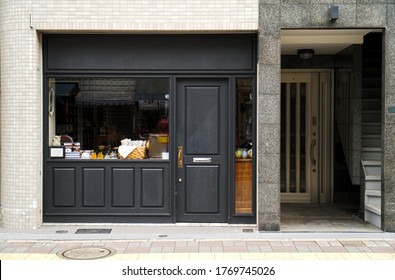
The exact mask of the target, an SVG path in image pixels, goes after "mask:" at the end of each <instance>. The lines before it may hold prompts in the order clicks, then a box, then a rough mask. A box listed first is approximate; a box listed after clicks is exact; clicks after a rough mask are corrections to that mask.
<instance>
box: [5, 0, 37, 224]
mask: <svg viewBox="0 0 395 280" xmlns="http://www.w3.org/2000/svg"><path fill="white" fill-rule="evenodd" d="M31 2H32V1H29V2H27V1H1V2H0V12H1V17H0V28H1V30H0V41H1V58H0V61H1V73H0V74H1V97H0V103H1V109H0V110H1V115H0V120H1V133H0V137H1V153H0V161H1V225H2V226H3V227H7V228H14V229H34V228H36V227H38V226H39V225H40V224H41V222H42V218H41V217H42V214H41V212H42V211H41V208H42V206H41V205H42V202H41V201H42V179H41V166H42V117H41V116H42V90H41V63H40V47H39V46H40V44H39V39H38V36H37V33H36V31H35V30H34V29H33V28H31V27H30V24H29V23H30V20H29V19H30V16H29V12H30V8H31Z"/></svg>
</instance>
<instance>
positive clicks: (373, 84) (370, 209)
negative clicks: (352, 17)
mask: <svg viewBox="0 0 395 280" xmlns="http://www.w3.org/2000/svg"><path fill="white" fill-rule="evenodd" d="M381 40H382V39H381V33H371V34H368V35H366V36H365V38H364V44H363V47H362V53H363V54H362V65H363V66H362V108H361V109H362V124H361V125H362V133H361V135H362V139H361V140H362V142H361V150H362V157H361V164H362V168H361V171H362V178H361V189H362V191H363V193H364V197H363V200H364V203H365V207H364V208H365V209H364V217H365V221H368V222H370V223H372V224H374V225H376V226H377V227H381V147H382V145H381V107H382V105H381V44H382V43H381Z"/></svg>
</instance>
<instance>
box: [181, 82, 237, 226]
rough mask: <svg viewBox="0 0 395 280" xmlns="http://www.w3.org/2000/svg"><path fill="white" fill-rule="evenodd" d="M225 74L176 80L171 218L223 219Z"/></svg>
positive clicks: (225, 195)
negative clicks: (173, 215) (173, 208)
mask: <svg viewBox="0 0 395 280" xmlns="http://www.w3.org/2000/svg"><path fill="white" fill-rule="evenodd" d="M228 100H229V87H228V80H227V79H178V80H177V101H176V102H177V103H176V104H177V116H176V122H177V124H176V129H177V160H178V164H177V173H176V176H177V177H176V183H177V204H176V207H177V221H178V222H227V217H228V203H227V202H228V146H229V144H228V143H229V127H228V123H229V101H228Z"/></svg>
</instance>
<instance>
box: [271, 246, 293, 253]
mask: <svg viewBox="0 0 395 280" xmlns="http://www.w3.org/2000/svg"><path fill="white" fill-rule="evenodd" d="M272 248H273V252H297V251H298V250H297V249H296V248H295V247H293V246H272Z"/></svg>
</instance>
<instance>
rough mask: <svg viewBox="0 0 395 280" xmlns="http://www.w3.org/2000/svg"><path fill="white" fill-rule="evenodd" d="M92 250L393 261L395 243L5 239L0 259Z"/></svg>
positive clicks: (123, 255)
mask: <svg viewBox="0 0 395 280" xmlns="http://www.w3.org/2000/svg"><path fill="white" fill-rule="evenodd" d="M92 246H101V247H105V248H110V249H112V250H114V252H115V254H113V255H112V256H110V257H108V258H107V259H114V260H128V259H132V260H152V259H155V260H166V259H182V260H187V259H190V260H193V259H194V260H196V259H218V260H223V259H236V260H237V259H240V260H242V259H255V260H260V259H271V260H277V259H281V260H348V259H352V260H359V259H361V260H395V239H391V240H374V239H369V240H355V239H352V240H342V239H325V240H324V239H320V240H308V239H304V240H300V239H299V240H298V239H295V240H293V239H276V240H252V239H251V240H240V239H236V240H230V239H229V240H206V239H203V240H199V239H193V240H192V239H190V240H83V241H65V240H57V241H54V240H52V241H51V240H40V241H28V240H4V241H1V242H0V259H1V260H9V259H17V260H31V259H41V260H57V259H61V258H60V257H58V255H57V253H58V252H60V251H62V250H65V249H68V248H75V247H80V248H82V247H92Z"/></svg>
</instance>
